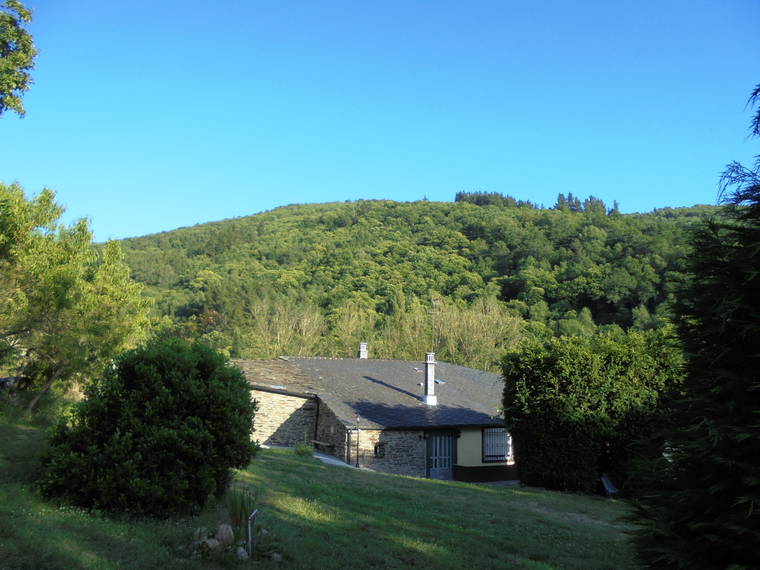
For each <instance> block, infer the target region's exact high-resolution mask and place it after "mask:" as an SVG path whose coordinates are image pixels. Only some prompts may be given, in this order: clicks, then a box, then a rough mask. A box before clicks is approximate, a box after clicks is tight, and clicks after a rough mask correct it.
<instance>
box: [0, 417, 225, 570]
mask: <svg viewBox="0 0 760 570" xmlns="http://www.w3.org/2000/svg"><path fill="white" fill-rule="evenodd" d="M0 441H1V442H2V445H1V446H0V568H13V569H22V568H29V569H32V568H34V569H37V568H45V569H51V570H56V569H71V568H157V567H163V568H167V569H171V568H201V567H204V568H208V567H212V568H213V567H221V566H219V564H216V563H212V564H209V563H208V562H207V561H205V562H203V563H201V562H196V561H192V560H188V559H181V558H178V557H176V556H175V555H174V550H173V548H174V547H176V546H179V545H180V544H186V543H189V541H190V540H191V534H192V530H193V528H195V527H197V526H202V525H208V526H211V524H208V523H204V521H203V520H201V519H185V520H174V521H154V520H129V519H126V518H122V519H119V518H107V517H105V516H102V515H99V514H98V513H92V512H88V511H85V510H81V509H76V508H71V507H67V506H58V505H56V504H54V503H49V502H46V501H44V500H43V499H42V498H40V497H39V496H38V495H37V494H36V493H35V492H34V490H33V480H34V478H35V474H36V472H37V470H38V465H39V463H38V461H39V456H40V454H41V453H42V452H43V451H44V449H45V447H46V445H45V433H44V431H42V430H40V429H38V428H33V427H28V426H24V425H18V424H0ZM208 516H209V517H211V521H212V524H213V523H215V522H216V520H215V519H214V514H213V513H210V514H209V515H208Z"/></svg>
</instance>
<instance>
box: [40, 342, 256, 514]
mask: <svg viewBox="0 0 760 570" xmlns="http://www.w3.org/2000/svg"><path fill="white" fill-rule="evenodd" d="M254 412H255V402H253V401H252V400H251V394H250V388H249V385H248V382H246V380H245V378H244V377H243V375H242V374H241V373H240V371H239V370H237V369H236V368H233V367H231V366H229V365H228V363H227V361H226V359H225V358H224V357H223V356H222V355H220V354H219V353H217V352H215V351H214V350H212V349H211V348H209V347H207V346H204V345H202V344H198V343H195V344H188V343H187V342H185V341H182V340H179V339H161V340H156V341H154V342H152V343H150V344H148V345H147V346H144V347H142V348H138V349H136V350H133V351H130V352H128V353H125V354H124V355H123V356H121V357H120V358H119V359H118V360H117V362H116V364H115V365H114V366H113V367H112V368H111V369H110V370H108V371H107V372H106V373H105V374H104V375H103V376H102V377H101V378H100V379H97V380H95V381H93V382H92V384H90V385H88V386H87V387H86V389H85V399H84V400H83V401H82V402H80V403H78V404H77V405H76V406H75V407H74V408H73V412H72V413H71V416H70V418H68V420H63V421H61V422H60V423H59V424H58V425H57V426H56V427H55V429H54V430H53V432H52V435H51V440H50V443H51V447H50V450H49V452H48V453H47V454H46V455H45V456H44V457H43V466H44V475H43V477H42V479H41V481H40V486H41V489H42V491H43V493H44V494H45V495H47V496H58V497H62V498H63V499H65V500H67V501H70V502H71V503H74V504H76V505H79V506H83V507H93V508H98V509H103V510H107V511H118V512H129V513H134V514H140V515H152V516H169V515H172V514H181V513H187V512H192V511H195V510H198V509H199V508H200V507H202V506H203V505H204V504H205V503H206V501H207V499H208V497H209V495H210V494H211V493H215V494H217V495H218V496H219V495H221V494H223V493H224V491H225V489H226V488H227V485H228V483H229V480H230V469H231V468H233V467H238V468H242V467H245V466H246V465H247V464H248V463H249V462H250V460H251V458H252V456H253V455H254V452H255V449H256V448H255V444H254V443H252V442H251V439H250V434H251V430H252V427H253V416H254Z"/></svg>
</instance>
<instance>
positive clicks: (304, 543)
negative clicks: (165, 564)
mask: <svg viewBox="0 0 760 570" xmlns="http://www.w3.org/2000/svg"><path fill="white" fill-rule="evenodd" d="M237 480H238V481H239V482H240V483H245V484H250V485H253V486H255V487H256V489H257V490H258V493H259V497H260V504H261V505H262V513H261V518H260V522H261V524H262V525H263V526H264V527H266V528H267V530H268V531H270V533H272V534H273V535H274V536H275V537H276V540H277V544H278V546H279V547H280V548H281V551H282V553H283V554H284V556H285V557H286V560H287V561H288V563H289V564H290V565H291V566H296V567H303V568H341V567H354V568H371V567H380V568H394V567H407V566H421V567H426V568H462V567H482V568H550V567H561V568H584V569H585V568H610V567H615V568H626V567H630V566H632V556H631V552H630V548H629V545H628V538H627V536H625V534H624V532H623V529H621V528H619V527H617V526H616V524H615V523H614V522H613V521H614V519H615V518H616V517H617V516H619V515H620V514H622V506H621V505H614V504H611V503H608V502H603V501H601V500H596V499H594V498H590V497H581V496H572V495H563V494H561V493H549V492H543V491H540V490H519V492H518V493H516V492H515V491H514V490H512V489H505V488H496V487H489V486H480V485H473V484H467V483H458V482H441V481H431V480H424V479H415V478H411V477H401V476H393V475H385V474H380V473H372V472H367V471H352V470H346V469H340V468H336V467H331V466H328V465H322V464H316V463H314V462H312V461H309V460H306V461H304V460H302V459H301V458H298V457H296V456H295V455H293V454H292V453H288V452H287V451H277V450H268V451H266V452H264V453H262V454H261V455H260V456H259V457H258V458H257V459H256V460H255V461H254V462H253V463H252V464H251V466H250V467H249V469H248V471H245V472H241V473H239V474H238V478H237Z"/></svg>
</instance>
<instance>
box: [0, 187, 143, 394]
mask: <svg viewBox="0 0 760 570" xmlns="http://www.w3.org/2000/svg"><path fill="white" fill-rule="evenodd" d="M62 212H63V210H62V208H61V207H60V206H58V205H57V204H56V203H55V195H54V194H53V192H52V191H50V190H45V191H43V192H42V193H40V195H39V196H37V197H36V198H33V199H30V200H27V199H26V197H25V195H24V192H23V190H22V189H21V187H19V186H18V185H16V184H12V185H10V186H6V185H3V184H0V294H1V295H2V300H3V303H2V305H1V306H0V332H2V341H0V342H1V343H2V344H1V345H2V349H3V350H2V355H4V364H5V366H6V367H7V368H10V369H15V370H16V371H18V372H19V373H21V374H23V375H25V376H28V377H30V378H32V379H33V380H34V381H35V383H36V384H37V385H39V386H41V388H42V391H41V392H40V394H41V393H43V392H46V391H47V390H49V389H50V388H51V387H52V385H53V384H54V383H55V382H56V381H60V382H64V383H65V382H71V381H73V380H76V379H81V378H84V377H87V376H88V375H93V374H97V373H99V372H100V370H101V369H102V367H103V366H104V365H105V364H106V363H107V362H108V360H109V359H110V358H112V357H113V356H114V355H115V354H116V353H117V352H118V351H120V350H122V349H124V348H128V347H130V346H134V345H135V344H136V343H137V342H138V341H139V340H140V339H141V338H142V335H143V334H144V331H145V328H146V326H147V323H148V311H149V302H148V299H147V298H145V297H143V295H142V286H140V285H139V284H137V283H135V282H134V281H132V279H131V278H130V270H129V267H128V266H127V265H126V264H125V263H124V260H123V254H122V251H121V248H120V247H119V244H118V243H116V242H110V243H108V244H106V245H105V246H103V247H95V246H94V245H93V243H92V235H91V233H90V231H89V228H88V225H87V222H86V221H84V220H81V221H79V222H77V223H75V224H74V225H72V226H65V225H63V224H61V223H60V222H59V221H58V219H59V217H60V215H61V213H62ZM0 364H2V363H0ZM36 402H37V398H35V399H33V400H32V401H31V402H30V405H29V408H30V409H31V408H32V407H34V405H35V403H36Z"/></svg>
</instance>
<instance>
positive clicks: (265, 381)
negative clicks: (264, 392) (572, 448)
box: [235, 357, 503, 429]
mask: <svg viewBox="0 0 760 570" xmlns="http://www.w3.org/2000/svg"><path fill="white" fill-rule="evenodd" d="M235 364H236V365H237V366H238V367H240V368H241V369H242V370H243V372H244V373H245V375H246V377H247V378H248V379H249V381H251V382H252V383H253V384H254V385H258V386H260V387H262V388H265V389H266V388H269V389H272V388H276V389H281V390H283V391H285V390H286V391H290V392H299V393H311V394H315V395H317V396H319V397H320V399H322V400H323V401H324V402H325V404H327V405H328V406H329V408H330V409H331V410H332V411H333V413H334V414H335V415H336V416H337V417H338V419H339V420H340V421H341V422H343V423H344V424H346V425H348V426H352V427H353V426H355V425H356V421H357V420H356V418H357V416H359V426H360V427H362V428H365V429H377V428H431V427H460V426H479V425H501V424H502V423H503V419H502V417H501V414H500V411H499V410H500V408H501V400H502V392H503V383H502V380H501V377H500V376H498V375H496V374H492V373H489V372H483V371H480V370H473V369H472V368H466V367H464V366H458V365H455V364H449V363H446V362H438V363H436V366H435V371H436V374H435V377H436V379H439V380H442V381H443V383H436V386H435V391H436V395H437V396H438V405H437V406H428V405H426V404H424V403H423V402H422V393H423V387H422V382H423V380H424V372H423V369H424V364H423V363H422V362H415V361H406V360H377V359H358V358H354V359H348V358H347V359H342V358H305V357H283V359H282V360H280V361H250V360H249V361H240V360H238V361H235Z"/></svg>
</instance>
